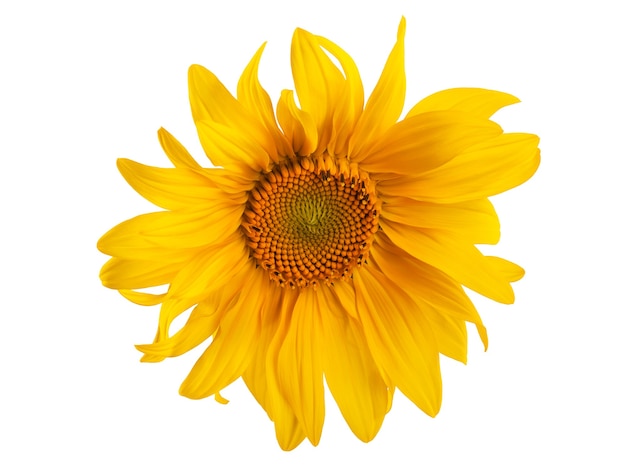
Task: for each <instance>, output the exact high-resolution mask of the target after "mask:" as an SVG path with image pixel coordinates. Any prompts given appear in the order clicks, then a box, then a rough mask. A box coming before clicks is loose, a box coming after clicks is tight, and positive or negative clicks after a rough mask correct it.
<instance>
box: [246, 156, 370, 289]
mask: <svg viewBox="0 0 626 470" xmlns="http://www.w3.org/2000/svg"><path fill="white" fill-rule="evenodd" d="M379 212H380V208H379V203H378V202H377V200H376V194H375V192H374V188H373V183H372V182H370V180H369V178H368V176H367V174H364V173H363V172H359V170H358V167H357V166H356V165H355V164H352V165H349V164H348V163H347V162H346V161H345V160H341V161H340V162H335V161H334V160H333V159H331V158H329V157H325V158H322V157H320V158H309V157H305V158H301V159H300V160H298V161H289V162H287V163H281V164H279V165H277V166H275V167H274V168H273V169H272V171H270V172H269V173H267V174H265V175H263V177H262V178H261V180H260V181H259V182H258V183H257V184H256V187H255V188H254V189H253V190H252V191H250V196H249V198H248V204H247V208H246V211H245V212H244V216H243V222H242V228H243V231H244V233H245V234H246V236H247V238H248V245H249V247H250V250H251V252H252V256H253V257H254V258H255V259H256V260H257V262H258V264H259V265H260V266H262V267H263V268H264V269H265V270H267V271H268V272H269V276H270V278H271V279H272V280H275V281H277V282H278V283H279V284H280V285H281V286H286V285H287V286H290V287H292V288H295V287H296V286H298V287H307V286H309V285H313V286H315V285H317V284H318V283H319V282H320V281H323V282H325V283H330V282H332V281H333V280H336V279H346V278H348V277H350V273H351V272H352V270H353V269H354V268H355V266H360V265H361V263H362V262H363V261H364V260H365V259H366V258H367V256H368V252H369V247H370V245H371V242H372V239H373V235H374V233H375V232H376V230H377V228H378V214H379Z"/></svg>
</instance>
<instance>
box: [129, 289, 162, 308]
mask: <svg viewBox="0 0 626 470" xmlns="http://www.w3.org/2000/svg"><path fill="white" fill-rule="evenodd" d="M119 293H120V294H122V295H123V296H124V297H125V298H126V299H128V300H130V301H131V302H133V303H135V304H137V305H143V306H146V307H150V306H153V305H157V304H160V303H161V302H162V301H163V298H164V297H165V294H149V293H147V292H137V291H134V290H129V289H120V290H119Z"/></svg>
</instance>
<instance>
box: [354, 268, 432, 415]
mask: <svg viewBox="0 0 626 470" xmlns="http://www.w3.org/2000/svg"><path fill="white" fill-rule="evenodd" d="M354 285H355V290H356V296H357V308H358V311H359V317H360V318H361V322H362V324H363V331H364V333H365V338H366V340H367V344H368V345H369V348H370V351H371V352H372V356H373V357H374V360H375V361H376V363H377V364H378V366H379V367H380V368H382V369H383V370H385V372H386V373H387V374H388V375H389V377H390V379H391V380H392V381H393V383H394V385H396V386H397V387H398V388H399V389H400V391H402V393H404V395H406V396H407V398H409V399H410V400H411V401H412V402H413V403H415V404H416V405H417V406H418V407H419V408H420V409H421V410H422V411H424V412H425V413H426V414H428V415H430V416H435V415H436V414H437V413H438V412H439V408H440V407H441V372H440V370H439V353H438V350H437V344H436V342H435V338H434V336H433V333H432V331H431V330H430V327H429V326H428V321H427V320H426V318H425V317H424V316H423V315H422V314H421V313H420V311H419V310H418V309H417V306H416V305H415V304H414V303H413V302H412V301H411V300H410V299H409V297H408V296H407V295H406V294H405V293H404V292H403V291H402V290H401V289H399V288H397V287H396V286H395V285H394V284H392V283H391V282H389V281H388V280H386V278H385V277H384V276H382V275H381V274H380V273H379V272H377V271H376V270H374V269H371V268H370V267H367V268H364V269H359V270H356V271H354Z"/></svg>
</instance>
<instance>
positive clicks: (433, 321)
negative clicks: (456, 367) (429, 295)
mask: <svg viewBox="0 0 626 470" xmlns="http://www.w3.org/2000/svg"><path fill="white" fill-rule="evenodd" d="M420 311H421V312H422V314H423V315H425V316H426V318H427V319H428V325H429V326H430V329H431V330H432V332H433V335H434V336H435V341H436V342H437V348H438V349H439V352H440V353H441V354H443V355H444V356H448V357H449V358H451V359H454V360H456V361H459V362H462V363H463V364H467V328H466V327H465V322H464V321H463V320H459V319H458V318H455V317H451V316H448V315H446V314H445V313H442V312H438V311H436V310H435V309H434V308H426V306H425V305H423V304H422V305H421V306H420Z"/></svg>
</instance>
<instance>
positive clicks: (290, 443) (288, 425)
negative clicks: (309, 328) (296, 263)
mask: <svg viewBox="0 0 626 470" xmlns="http://www.w3.org/2000/svg"><path fill="white" fill-rule="evenodd" d="M285 294H286V295H285ZM293 294H294V291H291V290H285V289H283V288H281V287H279V286H277V285H275V284H271V285H270V286H269V292H268V294H267V300H266V305H265V307H264V309H263V314H262V317H261V322H262V328H261V331H260V333H259V340H258V345H257V349H256V351H255V354H254V356H253V358H252V360H251V361H250V364H249V365H248V368H247V369H246V370H245V371H244V373H243V376H242V377H243V380H244V382H245V383H246V385H247V386H248V389H249V390H250V392H251V393H252V395H254V397H255V398H256V400H257V401H258V402H259V404H260V405H261V406H262V407H263V409H265V411H266V412H267V414H268V416H269V418H270V419H271V420H272V421H273V422H274V424H275V429H276V438H277V440H278V442H279V445H280V446H281V448H282V449H283V450H292V449H294V448H295V447H296V446H298V444H300V443H301V442H302V440H303V439H304V438H305V435H304V431H303V430H302V427H301V426H300V424H299V423H298V420H297V418H296V415H295V414H294V413H293V410H292V409H291V407H290V406H289V404H288V403H287V401H286V400H285V398H284V397H283V396H282V394H281V393H280V391H279V388H278V384H277V379H276V376H275V368H274V367H268V359H270V345H271V344H272V341H274V340H275V339H276V343H277V344H278V345H280V344H282V341H283V337H284V334H285V330H286V324H281V318H282V317H281V311H282V309H283V306H284V305H289V303H290V302H289V297H291V296H292V295H293ZM290 314H291V312H290ZM283 323H284V322H283ZM274 360H275V359H273V355H272V359H270V361H269V362H272V363H273V362H274Z"/></svg>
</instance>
